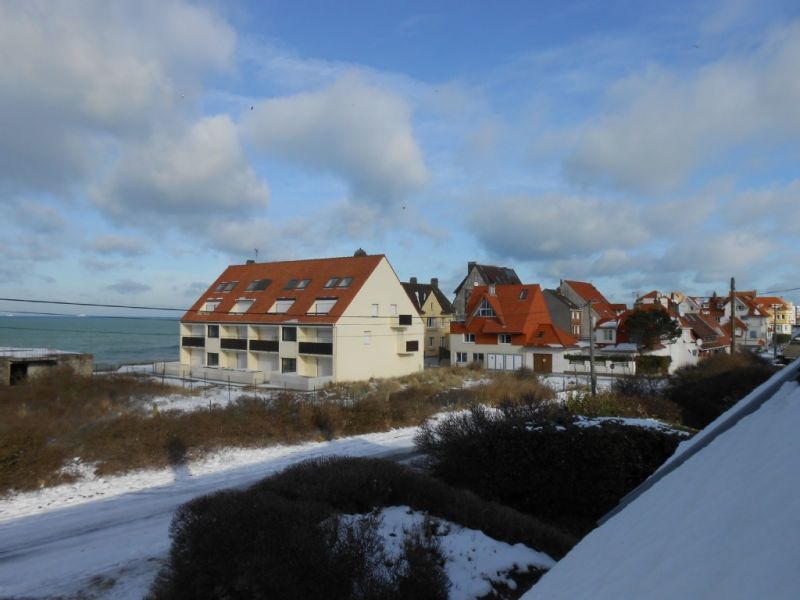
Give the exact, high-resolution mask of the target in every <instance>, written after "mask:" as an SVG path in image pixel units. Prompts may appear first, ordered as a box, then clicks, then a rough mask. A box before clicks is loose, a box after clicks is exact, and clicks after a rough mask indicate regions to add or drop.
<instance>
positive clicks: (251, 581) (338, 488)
mask: <svg viewBox="0 0 800 600" xmlns="http://www.w3.org/2000/svg"><path fill="white" fill-rule="evenodd" d="M386 473H389V474H390V475H389V476H388V477H387V476H386V475H385V474H386ZM348 475H352V476H353V480H352V481H349V480H346V479H345V478H346V477H347V476H348ZM404 477H405V481H404V480H403V479H404ZM365 482H367V483H368V485H365ZM410 482H411V483H410ZM392 483H396V484H398V487H397V488H392V487H391V486H392ZM429 483H432V484H433V487H434V488H437V491H436V492H435V493H434V494H433V496H436V495H437V494H438V495H439V496H442V489H444V488H446V486H444V484H442V483H439V482H435V481H434V480H431V479H430V478H428V477H426V476H421V475H419V474H414V473H411V472H410V471H409V470H407V469H405V468H404V467H400V466H399V465H396V464H394V463H388V462H385V461H376V460H369V459H329V460H324V461H312V462H308V463H303V464H301V465H297V466H295V467H292V468H290V469H289V470H288V471H285V472H283V473H280V474H278V475H276V476H273V477H271V478H269V479H266V480H264V481H262V482H261V483H259V484H257V485H255V486H253V487H251V488H250V489H248V490H244V491H223V492H218V493H216V494H213V495H209V496H205V497H202V498H198V499H195V500H193V501H191V502H189V503H188V504H185V505H184V506H182V507H181V508H180V509H179V510H178V512H177V513H176V515H175V517H174V519H173V522H172V525H171V527H170V535H171V537H172V547H171V549H170V554H169V558H168V562H167V564H166V566H165V568H164V569H163V570H162V571H161V573H160V574H159V575H158V577H157V579H156V581H155V582H154V584H153V587H152V589H151V592H150V595H151V597H152V598H201V599H202V598H232V599H234V598H253V597H257V598H282V599H284V598H285V599H292V598H331V599H333V600H336V599H339V598H342V599H344V598H352V599H357V600H373V599H374V600H379V599H387V600H395V599H396V600H401V599H405V598H431V599H432V600H438V599H445V598H447V589H448V586H449V581H448V579H447V577H446V574H445V572H444V557H443V555H442V552H441V548H440V546H439V544H438V541H437V538H436V537H435V533H436V531H435V529H436V528H435V526H434V521H433V520H430V519H428V520H426V521H425V522H424V523H423V525H422V526H421V527H417V528H414V530H412V531H411V532H410V533H409V534H408V535H407V536H406V538H405V540H404V542H403V545H402V550H401V553H400V555H399V556H398V557H393V556H390V555H388V554H387V552H386V551H385V549H384V546H383V541H382V539H381V538H380V537H379V535H378V533H377V525H378V521H377V519H376V518H375V516H374V513H372V514H367V515H366V516H364V517H360V518H357V519H355V520H350V519H349V518H348V519H347V520H346V521H345V520H344V519H342V518H340V517H339V516H338V514H337V513H341V512H358V513H363V512H369V511H370V510H372V507H378V506H383V504H381V503H380V502H377V503H376V502H374V501H375V500H377V499H383V500H386V499H387V498H392V499H393V500H394V498H395V497H397V496H400V497H408V496H414V495H415V493H416V494H417V495H419V496H424V495H425V494H430V492H429V491H428V490H424V489H423V488H424V487H426V485H427V484H429ZM359 489H361V490H363V492H364V493H363V497H359V494H358V490H359ZM414 490H416V491H414ZM453 494H454V495H455V496H456V497H457V496H459V495H462V496H463V494H465V493H464V492H456V491H451V496H450V497H448V498H446V499H444V498H442V499H440V501H442V500H444V501H452V500H453V497H452V495H453ZM475 500H476V501H477V498H475ZM400 502H401V503H402V500H400ZM478 502H480V501H478ZM482 504H483V506H482V507H481V512H484V513H487V512H489V509H490V507H488V506H486V503H482ZM342 506H348V507H349V510H343V509H342V508H341V507H342ZM367 506H369V508H366V507H367ZM462 510H463V507H462ZM523 520H524V517H523Z"/></svg>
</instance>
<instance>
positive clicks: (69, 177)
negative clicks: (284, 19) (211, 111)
mask: <svg viewBox="0 0 800 600" xmlns="http://www.w3.org/2000/svg"><path fill="white" fill-rule="evenodd" d="M235 40H236V36H235V33H234V32H233V30H232V29H231V28H230V27H229V26H228V25H227V24H226V23H224V22H222V21H221V20H219V19H218V18H217V17H215V16H214V15H213V14H212V13H211V12H209V11H208V10H207V9H205V8H202V7H197V6H193V5H191V4H188V3H186V2H183V1H182V0H166V1H158V2H156V1H154V0H148V1H144V2H136V3H108V2H103V1H99V0H98V1H92V0H87V1H82V2H58V1H54V2H43V1H34V0H32V1H28V2H3V3H0V131H2V132H3V135H2V136H0V182H2V183H0V185H2V186H3V187H6V188H11V189H27V190H33V191H51V190H56V191H62V190H63V188H64V187H65V186H69V185H74V184H76V183H78V184H79V183H81V182H84V181H85V180H86V179H87V178H88V177H89V176H90V175H91V173H92V172H93V171H94V170H95V169H96V168H97V167H98V165H99V164H101V163H102V162H103V161H104V159H106V158H107V156H106V151H107V148H108V145H109V142H123V143H124V142H125V141H127V140H129V139H136V138H138V137H140V136H142V135H147V134H149V132H151V131H152V130H153V129H154V128H155V127H157V126H161V125H163V124H164V123H165V122H166V123H168V122H172V121H174V120H175V119H176V118H179V115H180V114H181V113H183V112H187V109H188V105H189V100H188V99H187V98H188V97H191V96H192V95H193V93H194V92H195V91H196V90H197V89H198V88H199V85H200V83H201V79H202V77H203V76H204V75H205V74H207V73H210V72H215V71H218V70H220V69H225V68H228V67H229V66H230V64H231V61H232V57H233V49H234V45H235ZM182 96H183V98H182Z"/></svg>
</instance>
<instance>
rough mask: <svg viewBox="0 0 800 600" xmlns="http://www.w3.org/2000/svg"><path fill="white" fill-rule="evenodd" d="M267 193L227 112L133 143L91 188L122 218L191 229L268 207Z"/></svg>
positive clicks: (108, 209) (111, 212)
mask: <svg viewBox="0 0 800 600" xmlns="http://www.w3.org/2000/svg"><path fill="white" fill-rule="evenodd" d="M268 196H269V191H268V189H267V186H266V184H265V183H264V182H263V181H262V180H261V179H260V178H259V177H258V175H257V174H256V173H255V171H254V170H253V169H252V167H251V166H250V165H249V163H248V162H247V159H246V157H245V155H244V152H243V150H242V147H241V145H240V143H239V139H238V137H237V130H236V127H235V125H234V124H233V122H232V121H231V120H230V118H229V117H228V116H227V115H219V116H215V117H207V118H204V119H202V120H200V121H199V122H197V123H196V124H195V125H194V126H192V127H191V128H190V129H188V130H187V131H183V132H179V133H178V134H177V135H175V136H172V135H170V134H169V133H166V132H162V133H159V134H157V135H154V136H153V137H152V138H151V139H148V140H146V141H145V142H144V143H142V144H140V145H138V146H135V147H133V148H131V149H130V150H129V151H128V152H127V153H126V154H125V155H124V156H123V157H122V158H121V159H120V161H119V163H118V164H117V166H116V168H115V169H114V171H113V173H112V174H111V176H110V177H109V179H108V180H107V181H105V182H103V183H102V184H101V185H99V186H97V187H95V188H94V189H93V190H92V193H91V197H92V200H93V201H94V203H95V204H96V205H97V207H98V208H100V210H102V211H103V212H104V213H105V214H107V215H108V216H110V217H111V218H112V219H114V220H116V221H117V222H120V223H124V224H137V225H144V226H148V227H158V226H160V225H163V224H171V225H176V226H178V227H181V226H185V227H187V228H190V227H196V226H197V223H198V221H200V222H203V221H204V220H208V219H217V218H219V217H220V215H224V216H225V217H226V218H228V219H236V218H240V217H241V216H242V215H245V214H247V213H248V212H249V211H251V210H253V209H257V208H265V207H266V205H267V201H268Z"/></svg>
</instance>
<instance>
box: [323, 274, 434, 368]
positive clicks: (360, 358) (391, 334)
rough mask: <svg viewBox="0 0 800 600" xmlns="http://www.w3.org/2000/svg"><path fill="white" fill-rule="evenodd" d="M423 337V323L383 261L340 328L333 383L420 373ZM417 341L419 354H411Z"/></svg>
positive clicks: (335, 347)
mask: <svg viewBox="0 0 800 600" xmlns="http://www.w3.org/2000/svg"><path fill="white" fill-rule="evenodd" d="M373 304H377V305H378V314H377V316H373V306H372V305H373ZM393 305H394V306H396V310H395V309H392V306H393ZM393 310H394V312H396V314H392V312H393ZM399 315H411V325H408V326H403V327H400V326H399V325H398V323H399V319H398V317H399ZM366 332H369V334H368V335H367V333H366ZM424 334H425V326H424V324H423V321H422V318H421V317H420V316H419V313H417V309H416V308H415V307H414V305H413V304H412V303H411V299H410V298H409V297H408V295H407V294H406V291H405V289H403V286H402V285H401V284H400V280H399V279H398V278H397V275H396V274H395V272H394V270H393V269H392V268H391V266H390V265H389V263H388V261H387V260H386V259H385V258H384V259H383V260H381V262H380V263H378V266H377V267H375V271H373V273H372V275H371V276H370V278H369V279H368V280H367V281H366V282H365V283H364V285H363V287H362V288H361V289H360V290H359V292H358V294H357V295H356V297H355V298H354V299H353V301H352V302H351V303H350V306H348V307H347V310H346V311H345V312H344V314H343V315H342V316H341V318H340V319H339V321H338V322H337V324H336V327H335V329H334V334H333V335H334V342H333V351H334V358H333V373H334V380H336V381H358V380H363V379H369V378H370V377H397V376H400V375H407V374H409V373H414V372H416V371H421V370H422V369H423V367H424V348H425V346H424V344H425V341H424V339H423V337H424ZM413 341H416V342H417V347H418V350H416V351H413V352H407V351H406V342H413Z"/></svg>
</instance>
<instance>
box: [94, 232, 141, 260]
mask: <svg viewBox="0 0 800 600" xmlns="http://www.w3.org/2000/svg"><path fill="white" fill-rule="evenodd" d="M87 248H88V249H89V250H91V251H93V252H97V253H98V254H103V255H113V254H117V255H119V256H127V257H131V256H142V255H143V254H146V253H147V248H146V247H145V244H144V242H143V241H142V240H139V239H137V238H132V237H125V236H119V235H101V236H98V237H96V238H95V239H93V240H92V241H91V242H90V243H89V244H87Z"/></svg>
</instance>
